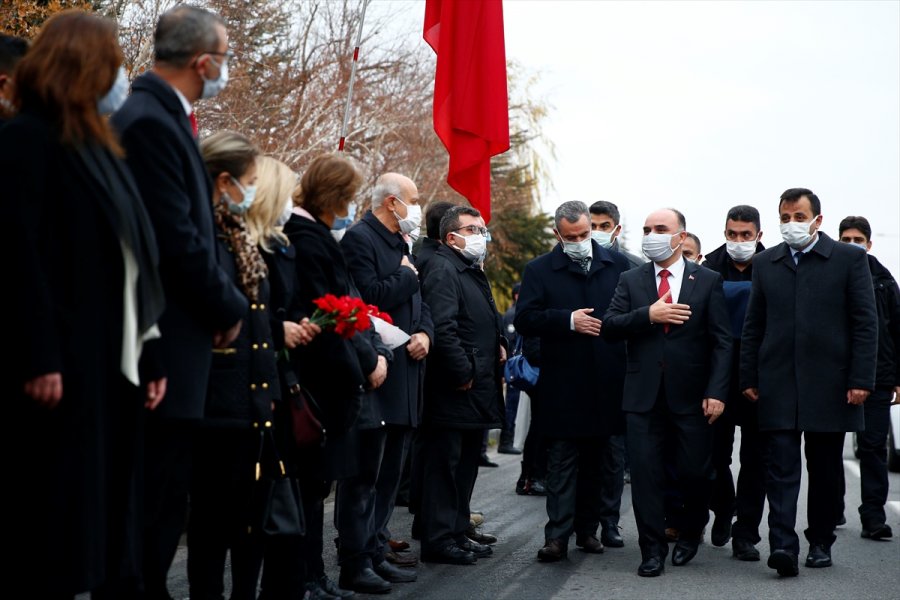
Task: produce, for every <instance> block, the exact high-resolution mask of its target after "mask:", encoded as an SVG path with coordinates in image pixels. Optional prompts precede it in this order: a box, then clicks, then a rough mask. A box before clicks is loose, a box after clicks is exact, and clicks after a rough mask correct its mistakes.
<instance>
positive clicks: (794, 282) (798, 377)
mask: <svg viewBox="0 0 900 600" xmlns="http://www.w3.org/2000/svg"><path fill="white" fill-rule="evenodd" d="M876 327H877V325H876V315H875V295H874V292H873V289H872V275H871V273H870V271H869V263H868V261H867V260H866V253H865V252H862V251H860V249H859V248H854V247H852V246H850V245H848V244H840V243H836V242H835V241H834V240H833V239H831V238H830V237H828V236H827V235H825V234H824V233H822V232H819V240H818V242H816V245H815V246H813V248H812V250H810V251H809V252H808V253H806V254H805V255H804V256H803V257H802V258H801V259H800V264H799V265H795V264H794V259H793V257H792V256H791V251H790V247H789V246H788V245H787V244H785V243H781V244H779V245H777V246H775V247H774V248H769V249H768V250H766V251H765V252H762V253H761V254H757V255H756V256H755V257H754V258H753V287H752V289H751V292H750V303H749V305H748V307H747V317H746V320H745V321H744V332H743V335H742V337H741V389H747V388H758V389H759V428H760V429H761V430H779V429H788V430H801V431H834V432H837V431H859V430H862V429H863V426H864V423H863V407H862V406H853V405H850V404H847V390H848V389H850V388H860V389H866V390H872V389H874V387H875V364H876V349H877V344H878V334H877V330H876Z"/></svg>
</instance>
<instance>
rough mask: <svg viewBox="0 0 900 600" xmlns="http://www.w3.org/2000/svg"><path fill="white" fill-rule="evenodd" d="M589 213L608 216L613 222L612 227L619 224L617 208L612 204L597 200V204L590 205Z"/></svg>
mask: <svg viewBox="0 0 900 600" xmlns="http://www.w3.org/2000/svg"><path fill="white" fill-rule="evenodd" d="M590 211H591V214H592V215H598V216H602V215H606V216H608V217H609V218H610V219H612V220H613V225H618V224H619V207H618V206H616V205H615V204H613V203H612V202H607V201H606V200H598V201H597V202H594V203H593V204H591V208H590Z"/></svg>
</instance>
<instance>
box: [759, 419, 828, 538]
mask: <svg viewBox="0 0 900 600" xmlns="http://www.w3.org/2000/svg"><path fill="white" fill-rule="evenodd" d="M801 433H802V435H803V437H804V441H805V446H804V447H805V450H806V471H807V473H808V475H809V485H808V486H807V487H808V490H807V491H808V502H807V516H808V519H809V527H808V528H807V529H806V531H805V532H804V533H805V534H806V539H807V540H808V541H809V542H810V543H811V544H822V545H825V546H829V547H830V546H831V544H832V543H834V540H835V536H834V527H835V524H836V523H837V517H838V512H839V510H840V506H841V503H842V502H843V497H842V496H843V494H842V491H841V481H842V480H843V472H844V463H843V450H844V434H843V433H833V432H826V433H817V432H809V431H807V432H800V431H793V430H789V431H766V432H763V433H762V437H763V452H764V460H765V466H766V496H767V497H768V499H769V545H770V546H771V549H772V550H787V551H789V552H793V553H794V554H799V553H800V538H799V537H798V536H797V532H796V531H794V527H795V525H796V522H797V498H798V497H799V496H800V473H801V470H802V469H801V461H800V436H801Z"/></svg>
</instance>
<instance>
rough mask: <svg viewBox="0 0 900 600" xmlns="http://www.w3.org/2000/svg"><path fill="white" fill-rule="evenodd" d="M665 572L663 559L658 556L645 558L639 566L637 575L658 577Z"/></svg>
mask: <svg viewBox="0 0 900 600" xmlns="http://www.w3.org/2000/svg"><path fill="white" fill-rule="evenodd" d="M665 570H666V563H665V559H662V558H660V557H658V556H651V557H650V558H645V559H644V562H642V563H641V566H639V567H638V575H640V576H641V577H659V576H660V575H662V574H663V571H665Z"/></svg>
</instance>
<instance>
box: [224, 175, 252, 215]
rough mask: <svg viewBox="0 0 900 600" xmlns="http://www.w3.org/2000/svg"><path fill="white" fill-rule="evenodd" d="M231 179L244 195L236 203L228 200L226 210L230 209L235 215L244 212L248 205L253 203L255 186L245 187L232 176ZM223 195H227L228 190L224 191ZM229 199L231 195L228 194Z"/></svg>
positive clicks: (248, 207)
mask: <svg viewBox="0 0 900 600" xmlns="http://www.w3.org/2000/svg"><path fill="white" fill-rule="evenodd" d="M231 181H233V182H234V185H236V186H237V187H238V189H239V190H241V193H242V194H243V195H244V197H243V199H242V200H241V201H240V202H237V203H236V202H231V201H229V202H228V210H230V211H231V212H233V213H234V214H236V215H242V214H244V213H246V212H247V211H248V210H250V206H251V205H252V204H253V201H254V200H255V199H256V186H255V185H249V186H247V187H246V189H245V188H244V186H242V185H241V182H239V181H238V180H237V179H235V178H234V177H232V178H231ZM225 195H226V196H227V195H228V192H225ZM230 199H231V197H230V196H229V200H230Z"/></svg>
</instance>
